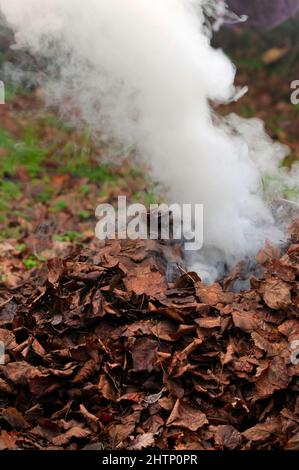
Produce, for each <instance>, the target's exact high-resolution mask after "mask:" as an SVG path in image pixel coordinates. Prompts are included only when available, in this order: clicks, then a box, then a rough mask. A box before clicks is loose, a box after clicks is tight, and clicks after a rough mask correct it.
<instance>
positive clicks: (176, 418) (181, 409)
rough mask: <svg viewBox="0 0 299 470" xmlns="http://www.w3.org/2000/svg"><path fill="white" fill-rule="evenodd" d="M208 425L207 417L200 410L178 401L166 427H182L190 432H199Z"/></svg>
mask: <svg viewBox="0 0 299 470" xmlns="http://www.w3.org/2000/svg"><path fill="white" fill-rule="evenodd" d="M207 423H208V420H207V417H206V415H205V414H204V413H202V412H201V411H200V410H197V409H195V408H191V407H190V406H189V405H187V404H185V403H184V402H182V401H181V400H179V399H178V400H177V401H176V403H175V405H174V408H173V410H172V412H171V415H170V416H169V418H168V420H167V422H166V425H167V426H175V427H182V428H185V429H189V430H190V431H197V430H198V429H200V428H202V427H203V426H204V425H205V424H207Z"/></svg>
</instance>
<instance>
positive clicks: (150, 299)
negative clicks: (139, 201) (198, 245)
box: [0, 223, 299, 450]
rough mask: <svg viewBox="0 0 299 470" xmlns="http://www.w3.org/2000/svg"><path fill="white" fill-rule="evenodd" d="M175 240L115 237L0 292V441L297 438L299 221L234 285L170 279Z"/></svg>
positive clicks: (256, 441) (276, 442) (46, 444)
mask: <svg viewBox="0 0 299 470" xmlns="http://www.w3.org/2000/svg"><path fill="white" fill-rule="evenodd" d="M169 250H170V248H169V247H165V246H163V245H161V244H159V243H157V242H153V241H151V242H141V241H140V242H134V243H133V242H128V241H126V242H123V241H122V242H119V241H113V242H109V243H108V244H107V245H106V246H103V247H102V248H101V249H100V250H97V251H93V250H83V251H78V252H77V253H74V254H73V255H71V256H69V257H67V258H66V259H59V258H56V259H53V260H51V261H49V262H48V265H47V270H46V269H45V267H44V268H43V269H41V271H40V272H39V275H38V277H36V278H35V279H32V280H31V281H30V282H28V281H27V283H26V284H24V285H23V286H22V287H21V288H20V289H18V290H10V291H9V292H8V293H6V294H5V295H3V296H2V299H1V302H0V308H1V313H0V341H2V342H3V343H4V345H5V351H6V355H5V365H2V366H0V367H1V369H0V429H1V432H0V449H57V450H60V449H73V450H76V449H105V448H106V449H109V448H110V449H111V448H112V449H117V448H118V449H120V448H125V449H136V450H138V449H143V448H153V447H155V448H160V449H178V450H184V449H192V450H196V449H198V450H201V449H282V448H283V449H299V395H298V391H299V364H298V363H297V362H298V361H297V360H296V351H295V352H294V350H293V349H292V348H293V346H292V345H294V342H296V341H297V340H299V283H298V279H299V225H298V223H297V224H295V225H294V226H293V230H292V233H291V243H290V244H289V245H288V247H287V248H286V249H285V251H284V252H283V253H280V252H279V250H278V249H276V248H274V247H271V246H268V247H266V248H265V249H264V250H263V251H262V252H260V253H259V255H258V262H259V269H258V270H259V276H255V277H251V289H249V290H247V291H242V292H241V293H236V292H232V291H231V290H230V286H232V284H233V283H234V282H235V281H236V279H237V278H238V276H239V275H240V270H236V272H235V273H233V274H232V275H231V276H230V277H229V278H227V279H225V280H224V282H223V283H222V284H214V285H211V286H206V285H204V284H203V283H202V282H201V280H200V279H199V277H198V276H197V275H196V274H194V273H183V272H182V273H181V275H180V276H178V277H177V279H176V281H175V282H173V283H169V282H167V279H166V276H165V271H166V267H167V263H166V259H169ZM173 257H174V258H173V260H174V262H176V261H177V262H179V255H173ZM297 349H298V348H297Z"/></svg>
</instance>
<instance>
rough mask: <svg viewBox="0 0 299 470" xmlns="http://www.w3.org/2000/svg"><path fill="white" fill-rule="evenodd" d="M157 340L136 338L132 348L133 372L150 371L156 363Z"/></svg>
mask: <svg viewBox="0 0 299 470" xmlns="http://www.w3.org/2000/svg"><path fill="white" fill-rule="evenodd" d="M158 346H159V344H158V342H157V341H155V340H153V339H151V338H148V337H145V338H144V337H143V338H137V339H136V341H135V343H134V345H133V347H132V349H131V354H132V359H133V370H134V371H135V372H142V371H145V370H146V371H148V372H151V371H152V370H153V368H154V366H155V363H156V357H157V351H158Z"/></svg>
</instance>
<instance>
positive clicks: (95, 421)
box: [79, 404, 99, 432]
mask: <svg viewBox="0 0 299 470" xmlns="http://www.w3.org/2000/svg"><path fill="white" fill-rule="evenodd" d="M79 409H80V413H81V414H82V416H83V418H84V419H85V421H86V424H87V425H88V426H89V427H90V429H91V430H92V431H93V432H98V430H99V418H97V416H95V415H93V414H92V413H90V412H89V411H88V410H87V409H86V408H85V406H84V405H83V404H81V405H80V407H79Z"/></svg>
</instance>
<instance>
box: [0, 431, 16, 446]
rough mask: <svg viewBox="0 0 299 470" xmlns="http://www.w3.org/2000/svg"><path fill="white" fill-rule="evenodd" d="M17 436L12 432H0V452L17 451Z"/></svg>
mask: <svg viewBox="0 0 299 470" xmlns="http://www.w3.org/2000/svg"><path fill="white" fill-rule="evenodd" d="M16 441H17V435H16V434H15V433H12V432H6V431H0V450H13V449H17V448H18V446H17V444H16Z"/></svg>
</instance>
